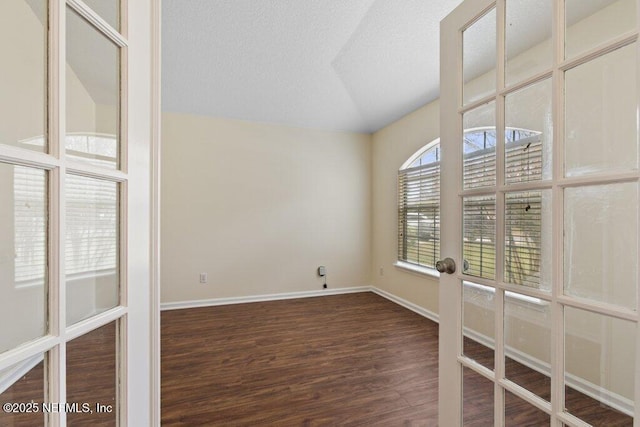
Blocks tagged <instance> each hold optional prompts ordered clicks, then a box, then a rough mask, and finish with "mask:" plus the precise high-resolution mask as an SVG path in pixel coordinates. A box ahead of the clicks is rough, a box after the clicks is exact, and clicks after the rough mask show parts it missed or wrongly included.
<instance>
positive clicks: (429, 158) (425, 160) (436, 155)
mask: <svg viewBox="0 0 640 427" xmlns="http://www.w3.org/2000/svg"><path fill="white" fill-rule="evenodd" d="M439 161H440V138H437V139H434V140H433V141H431V142H430V143H428V144H427V145H425V146H424V147H422V148H421V149H419V150H418V151H416V152H415V153H414V154H413V156H411V157H409V159H407V161H406V162H404V163H403V164H402V166H400V170H404V169H410V168H415V167H419V166H425V165H428V164H431V163H436V162H439Z"/></svg>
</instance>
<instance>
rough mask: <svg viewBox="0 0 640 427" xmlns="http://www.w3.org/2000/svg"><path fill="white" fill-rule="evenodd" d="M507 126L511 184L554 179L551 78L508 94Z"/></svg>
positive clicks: (507, 175)
mask: <svg viewBox="0 0 640 427" xmlns="http://www.w3.org/2000/svg"><path fill="white" fill-rule="evenodd" d="M505 126H506V131H505V181H506V182H507V184H512V183H519V182H529V181H540V180H543V179H551V164H552V163H551V150H552V145H553V122H552V118H551V80H550V79H546V80H543V81H541V82H538V83H535V84H533V85H531V86H528V87H526V88H524V89H521V90H519V91H517V92H514V93H510V94H509V95H507V97H506V98H505Z"/></svg>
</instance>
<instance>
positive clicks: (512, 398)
mask: <svg viewBox="0 0 640 427" xmlns="http://www.w3.org/2000/svg"><path fill="white" fill-rule="evenodd" d="M504 425H505V426H506V427H522V426H536V427H542V426H548V425H551V418H549V415H547V414H545V413H544V412H542V411H541V410H540V409H538V408H536V407H535V406H533V405H532V404H530V403H527V402H525V401H524V400H522V399H520V398H519V397H518V396H516V395H515V394H513V393H510V392H508V391H505V392H504Z"/></svg>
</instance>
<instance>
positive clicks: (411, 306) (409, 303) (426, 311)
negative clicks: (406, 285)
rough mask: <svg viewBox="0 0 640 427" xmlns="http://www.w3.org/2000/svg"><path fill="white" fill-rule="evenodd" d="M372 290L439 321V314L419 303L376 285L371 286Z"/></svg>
mask: <svg viewBox="0 0 640 427" xmlns="http://www.w3.org/2000/svg"><path fill="white" fill-rule="evenodd" d="M370 290H371V292H373V293H375V294H378V295H380V296H381V297H383V298H386V299H388V300H389V301H391V302H395V303H396V304H398V305H400V306H402V307H404V308H406V309H409V310H411V311H413V312H415V313H418V314H419V315H421V316H423V317H426V318H427V319H429V320H433V321H434V322H436V323H438V315H437V314H436V313H434V312H433V311H430V310H427V309H426V308H424V307H420V306H419V305H417V304H414V303H412V302H410V301H407V300H406V299H404V298H400V297H399V296H396V295H393V294H391V293H389V292H387V291H383V290H382V289H378V288H375V287H371V288H370Z"/></svg>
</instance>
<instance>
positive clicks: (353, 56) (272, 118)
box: [162, 0, 461, 133]
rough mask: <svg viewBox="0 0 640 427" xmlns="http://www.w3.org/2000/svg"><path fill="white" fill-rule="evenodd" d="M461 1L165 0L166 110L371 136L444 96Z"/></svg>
mask: <svg viewBox="0 0 640 427" xmlns="http://www.w3.org/2000/svg"><path fill="white" fill-rule="evenodd" d="M460 1H461V0H189V1H183V0H164V1H163V22H162V25H163V30H162V31H163V34H162V37H163V39H162V42H163V61H162V66H163V71H162V73H163V77H162V78H163V109H164V111H169V112H181V113H189V114H198V115H207V116H214V117H224V118H233V119H241V120H250V121H256V122H268V123H279V124H285V125H290V126H298V127H307V128H318V129H327V130H342V131H354V132H367V133H369V132H374V131H376V130H378V129H380V128H382V127H384V126H386V125H387V124H389V123H391V122H393V121H395V120H397V119H398V118H400V117H402V116H404V115H406V114H407V113H409V112H411V111H413V110H415V109H416V108H419V107H420V106H422V105H424V104H426V103H427V102H429V101H432V100H434V99H436V98H437V97H438V91H439V87H438V84H439V55H440V53H439V22H440V20H441V19H442V18H443V17H445V16H446V15H447V14H448V13H449V12H450V11H451V10H453V9H454V8H455V6H457V5H458V4H459V3H460Z"/></svg>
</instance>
